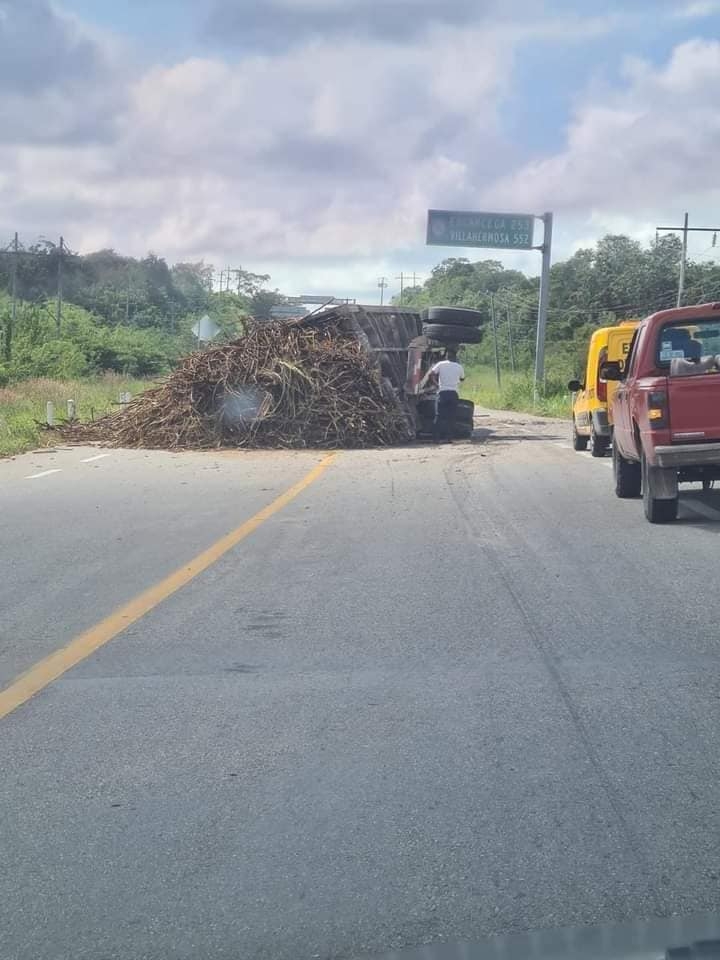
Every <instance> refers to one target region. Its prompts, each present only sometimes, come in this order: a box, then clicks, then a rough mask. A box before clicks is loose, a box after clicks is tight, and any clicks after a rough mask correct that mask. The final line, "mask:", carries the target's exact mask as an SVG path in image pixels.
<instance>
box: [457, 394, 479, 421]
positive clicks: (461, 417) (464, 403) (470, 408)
mask: <svg viewBox="0 0 720 960" xmlns="http://www.w3.org/2000/svg"><path fill="white" fill-rule="evenodd" d="M474 417H475V404H474V403H473V402H472V400H458V406H457V413H456V415H455V419H456V420H457V422H458V423H472V422H473V420H474Z"/></svg>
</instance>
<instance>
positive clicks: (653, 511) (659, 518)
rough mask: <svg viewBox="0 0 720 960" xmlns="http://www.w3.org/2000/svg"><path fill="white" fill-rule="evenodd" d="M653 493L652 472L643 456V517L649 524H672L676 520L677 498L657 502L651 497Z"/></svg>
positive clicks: (656, 499)
mask: <svg viewBox="0 0 720 960" xmlns="http://www.w3.org/2000/svg"><path fill="white" fill-rule="evenodd" d="M653 493H654V490H653V475H652V471H651V470H650V468H649V466H648V462H647V460H646V459H645V454H643V458H642V494H643V507H644V508H645V516H646V517H647V519H648V520H649V521H650V523H672V521H673V520H677V513H678V498H677V497H673V499H672V500H658V498H657V497H655V496H653Z"/></svg>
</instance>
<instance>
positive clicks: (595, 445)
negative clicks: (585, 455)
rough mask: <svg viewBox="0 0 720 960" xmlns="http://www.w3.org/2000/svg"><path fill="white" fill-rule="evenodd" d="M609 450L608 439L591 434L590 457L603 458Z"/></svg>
mask: <svg viewBox="0 0 720 960" xmlns="http://www.w3.org/2000/svg"><path fill="white" fill-rule="evenodd" d="M609 449H610V437H599V436H598V435H597V434H596V433H595V431H594V430H593V432H592V451H591V453H592V455H593V457H604V456H605V454H606V453H607V452H608V450H609Z"/></svg>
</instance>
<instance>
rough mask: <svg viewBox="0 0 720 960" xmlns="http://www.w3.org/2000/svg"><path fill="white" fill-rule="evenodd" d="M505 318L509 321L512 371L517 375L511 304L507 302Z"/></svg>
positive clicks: (509, 347)
mask: <svg viewBox="0 0 720 960" xmlns="http://www.w3.org/2000/svg"><path fill="white" fill-rule="evenodd" d="M505 318H506V320H507V330H508V349H509V351H510V369H511V370H512V372H513V373H515V351H514V350H513V338H512V322H511V321H510V304H509V302H508V301H507V300H506V301H505Z"/></svg>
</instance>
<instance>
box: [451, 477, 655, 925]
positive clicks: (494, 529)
mask: <svg viewBox="0 0 720 960" xmlns="http://www.w3.org/2000/svg"><path fill="white" fill-rule="evenodd" d="M446 479H447V474H446ZM463 487H464V489H463ZM449 490H450V494H451V496H452V498H453V499H454V501H455V504H456V506H457V508H458V511H459V513H460V515H461V517H462V518H463V521H464V523H465V527H466V530H467V532H468V533H469V534H470V536H471V537H472V538H473V540H474V541H475V542H476V544H477V546H478V548H479V549H481V550H482V551H483V552H484V553H485V554H486V555H487V556H488V557H489V558H490V560H491V565H492V567H493V569H494V570H495V571H496V573H497V576H498V578H499V579H500V581H501V582H502V584H503V586H504V587H505V590H506V591H507V594H508V596H509V597H510V599H511V601H512V603H513V606H514V607H515V609H516V610H517V612H518V615H519V617H520V618H521V620H522V622H523V624H524V625H525V629H526V630H527V634H528V637H529V638H530V640H531V642H532V644H533V646H534V647H535V649H536V650H537V653H538V655H539V657H540V660H541V662H542V663H543V666H544V668H545V670H546V671H547V674H548V676H549V677H550V679H551V681H552V683H553V685H554V687H555V689H556V690H557V691H558V694H559V696H560V698H561V700H562V703H563V705H564V707H565V710H566V712H567V715H568V717H569V719H570V723H571V724H572V726H573V728H574V729H575V732H576V735H577V737H578V739H579V741H580V743H581V744H582V748H583V750H584V751H585V754H586V756H587V758H588V760H589V761H590V764H591V766H592V768H593V770H594V771H595V775H596V777H597V779H598V782H599V784H600V785H601V787H602V789H603V792H604V793H605V796H606V797H607V801H608V804H609V805H610V808H611V809H612V811H613V814H614V816H615V819H616V821H617V823H618V825H619V826H620V829H621V830H622V832H623V834H624V836H625V838H626V840H627V844H628V847H629V849H630V850H631V851H632V853H633V856H634V857H635V859H636V861H637V862H638V863H639V864H640V865H641V866H642V867H643V868H644V870H645V871H646V874H647V876H648V877H650V876H651V872H650V864H649V861H648V858H647V856H646V853H645V848H644V846H643V843H642V840H641V839H640V837H639V836H638V835H637V833H636V832H635V830H634V829H633V827H632V825H631V824H630V823H629V821H628V820H627V818H626V817H625V814H624V811H623V807H622V798H621V795H620V793H619V791H618V790H617V788H616V787H615V785H614V784H613V782H612V780H611V779H610V777H609V776H608V774H607V773H606V771H605V769H604V767H603V765H602V762H601V760H600V757H599V755H598V753H597V751H596V749H595V746H594V745H593V742H592V738H591V736H590V732H589V730H588V728H587V725H586V723H585V721H584V720H583V717H582V715H581V713H580V710H579V708H578V707H577V706H576V704H575V701H574V700H573V697H572V694H571V691H570V688H569V686H568V685H567V683H566V682H565V679H564V678H563V675H562V672H561V669H560V665H559V663H558V660H557V656H556V654H555V652H554V650H553V648H552V643H551V642H550V641H549V640H548V639H547V638H546V637H545V636H543V635H542V634H541V632H540V631H539V630H538V628H537V627H536V626H535V623H534V620H533V616H532V611H531V610H528V609H527V606H526V604H525V602H524V601H523V598H522V596H521V593H520V589H519V587H518V585H517V583H516V581H515V578H514V576H513V573H512V570H511V569H510V568H509V567H508V565H507V562H506V560H505V557H504V555H503V552H502V551H501V550H499V549H497V547H496V544H502V543H505V544H506V545H507V544H508V541H509V540H510V537H511V536H513V535H514V536H515V538H516V540H517V542H518V543H519V544H521V546H520V547H519V548H518V550H517V551H516V552H517V554H523V555H526V554H527V544H526V542H525V541H524V539H523V537H522V534H521V532H518V531H515V530H514V529H513V527H512V523H508V522H503V519H502V517H500V516H498V514H497V504H494V505H493V508H491V509H488V510H483V511H478V510H477V509H470V507H469V504H470V502H471V487H470V484H469V481H468V478H467V476H464V477H462V478H461V479H460V480H459V482H457V483H455V484H453V485H450V486H449ZM478 517H482V524H483V525H484V526H485V528H486V533H487V532H488V531H490V532H491V533H492V536H491V537H488V536H487V535H486V536H482V535H481V531H480V529H479V528H478ZM506 519H509V518H507V517H506ZM577 622H578V629H579V630H582V629H583V624H582V623H581V621H580V620H579V619H578V621H577ZM648 892H649V895H650V896H651V897H652V899H653V901H654V904H655V908H656V910H657V911H658V912H659V913H663V912H665V909H666V908H665V905H664V904H663V902H662V898H661V896H660V893H659V892H658V890H657V889H656V888H655V887H654V886H653V885H652V884H651V883H650V882H649V884H648Z"/></svg>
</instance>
